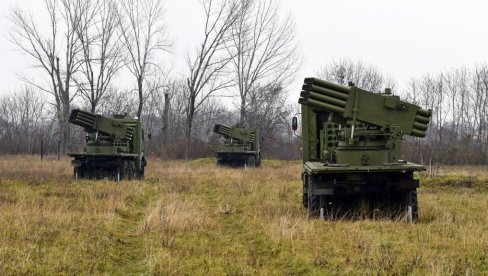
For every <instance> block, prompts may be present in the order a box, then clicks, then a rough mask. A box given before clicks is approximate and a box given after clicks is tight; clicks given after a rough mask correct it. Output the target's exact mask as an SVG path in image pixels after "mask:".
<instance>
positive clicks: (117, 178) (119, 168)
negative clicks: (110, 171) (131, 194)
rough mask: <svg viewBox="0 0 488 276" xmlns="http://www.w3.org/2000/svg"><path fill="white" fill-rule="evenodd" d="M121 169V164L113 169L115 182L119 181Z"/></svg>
mask: <svg viewBox="0 0 488 276" xmlns="http://www.w3.org/2000/svg"><path fill="white" fill-rule="evenodd" d="M121 171H122V168H121V166H117V168H116V169H115V182H120V179H121Z"/></svg>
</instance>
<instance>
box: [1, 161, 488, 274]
mask: <svg viewBox="0 0 488 276" xmlns="http://www.w3.org/2000/svg"><path fill="white" fill-rule="evenodd" d="M148 163H149V167H148V168H147V170H146V180H144V181H132V182H129V181H122V182H120V183H115V182H112V181H109V180H100V181H89V180H83V181H76V180H73V179H72V168H71V167H70V162H69V159H62V160H60V161H57V160H54V159H50V158H47V159H45V160H44V161H42V162H41V161H40V160H39V158H38V157H13V156H1V157H0V271H2V272H3V273H2V274H43V275H44V274H80V273H82V274H101V273H105V274H163V275H172V274H176V275H182V274H183V275H185V274H191V275H195V274H210V275H221V274H279V275H282V274H307V275H308V274H317V275H318V274H320V275H323V274H345V273H350V274H366V273H367V274H372V273H381V274H401V275H403V274H435V275H448V274H470V275H471V274H486V273H488V170H487V168H486V167H476V168H474V167H456V168H444V169H443V170H442V175H441V176H438V177H434V178H431V179H428V178H425V177H424V178H423V179H422V188H421V189H420V190H419V206H420V207H419V208H420V222H419V223H418V224H416V225H409V224H406V223H405V221H390V220H370V219H365V220H357V221H347V220H343V221H319V220H308V218H307V213H306V210H304V209H302V208H301V182H300V171H301V168H300V163H299V162H285V161H268V160H266V161H264V162H263V164H262V167H261V168H256V169H254V168H253V169H232V168H218V167H217V166H216V165H215V160H214V159H201V160H195V161H189V162H183V161H182V162H166V161H158V160H149V161H148Z"/></svg>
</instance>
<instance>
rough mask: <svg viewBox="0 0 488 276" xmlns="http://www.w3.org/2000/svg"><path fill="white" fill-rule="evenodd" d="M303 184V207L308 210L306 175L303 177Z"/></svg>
mask: <svg viewBox="0 0 488 276" xmlns="http://www.w3.org/2000/svg"><path fill="white" fill-rule="evenodd" d="M302 182H303V192H302V206H303V208H305V209H307V208H308V175H307V174H304V175H303V177H302Z"/></svg>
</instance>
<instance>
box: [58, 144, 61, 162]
mask: <svg viewBox="0 0 488 276" xmlns="http://www.w3.org/2000/svg"><path fill="white" fill-rule="evenodd" d="M60 151H61V141H60V140H58V160H59V156H60V154H61V153H60Z"/></svg>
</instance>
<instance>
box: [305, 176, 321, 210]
mask: <svg viewBox="0 0 488 276" xmlns="http://www.w3.org/2000/svg"><path fill="white" fill-rule="evenodd" d="M315 178H316V177H315V176H314V175H310V176H308V217H309V218H317V217H319V215H320V196H319V195H314V194H313V190H314V189H315V187H316V186H317V183H316V179H315Z"/></svg>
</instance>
